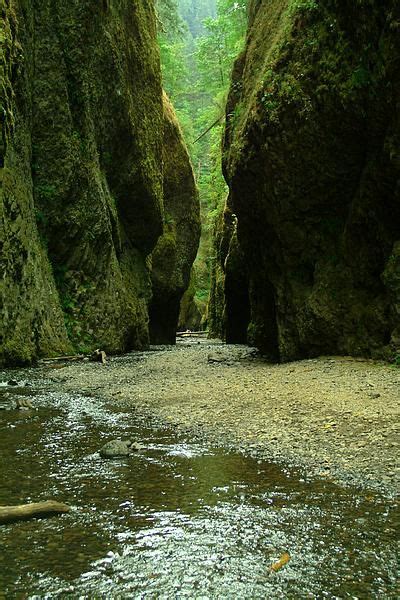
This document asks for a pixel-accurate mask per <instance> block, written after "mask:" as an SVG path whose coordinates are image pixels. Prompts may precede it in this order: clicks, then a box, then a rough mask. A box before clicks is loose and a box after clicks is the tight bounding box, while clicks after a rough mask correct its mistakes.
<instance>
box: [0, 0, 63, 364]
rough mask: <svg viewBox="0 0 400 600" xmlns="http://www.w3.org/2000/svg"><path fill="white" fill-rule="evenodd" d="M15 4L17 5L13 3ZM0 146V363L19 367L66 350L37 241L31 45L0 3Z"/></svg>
mask: <svg viewBox="0 0 400 600" xmlns="http://www.w3.org/2000/svg"><path fill="white" fill-rule="evenodd" d="M14 5H15V3H14ZM2 17H4V20H3V29H2V36H3V39H2V44H4V46H3V49H4V53H5V54H4V56H6V57H7V62H5V63H2V70H1V72H0V78H1V82H0V83H1V90H2V96H1V108H0V110H1V116H0V119H1V141H0V143H1V147H0V178H1V180H0V270H1V274H2V275H1V282H0V313H1V318H0V319H1V320H0V364H8V365H20V364H28V363H30V362H32V360H33V359H35V358H36V357H37V356H40V355H52V354H56V353H60V352H67V351H68V350H70V345H69V342H68V339H67V335H66V332H65V328H64V320H63V315H62V311H61V308H60V305H59V301H58V294H57V291H56V287H55V284H54V280H53V277H52V271H51V267H50V264H49V261H48V258H47V254H46V248H45V246H44V244H43V240H42V239H41V238H40V236H39V233H38V230H37V226H36V220H35V210H34V201H33V184H32V177H31V129H30V125H31V123H30V116H29V112H28V110H27V107H28V106H29V104H30V89H29V87H28V85H27V82H26V77H27V73H26V71H27V69H28V65H27V62H29V59H28V57H27V55H26V53H27V52H29V46H25V47H24V46H23V45H22V38H23V37H24V34H25V32H24V31H20V29H19V23H18V18H17V13H16V12H15V11H14V10H13V9H12V8H11V7H10V6H9V3H8V5H7V6H5V5H4V4H2Z"/></svg>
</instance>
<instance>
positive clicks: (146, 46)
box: [1, 0, 163, 360]
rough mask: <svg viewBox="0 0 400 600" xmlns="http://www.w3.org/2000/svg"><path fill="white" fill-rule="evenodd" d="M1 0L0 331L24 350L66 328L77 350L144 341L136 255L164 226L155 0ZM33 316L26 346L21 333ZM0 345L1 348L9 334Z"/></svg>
mask: <svg viewBox="0 0 400 600" xmlns="http://www.w3.org/2000/svg"><path fill="white" fill-rule="evenodd" d="M11 6H12V7H13V8H9V7H8V6H7V8H6V9H5V11H6V14H7V19H8V29H6V32H7V43H9V44H11V46H10V48H11V49H12V51H11V52H9V53H8V54H7V56H8V57H10V60H9V62H10V64H9V65H8V66H7V70H6V71H5V72H4V73H2V75H1V76H2V78H3V79H4V81H5V86H4V88H5V89H6V90H8V91H7V92H6V94H7V95H6V110H5V122H4V123H3V128H4V131H5V134H4V135H3V146H2V152H3V154H4V155H5V158H4V165H5V169H4V174H3V176H2V178H3V182H4V183H3V192H4V194H5V202H4V209H3V211H4V212H3V227H5V231H6V238H5V239H6V244H7V245H6V246H5V249H6V253H5V261H6V269H5V272H6V279H5V281H6V284H5V290H4V294H3V302H4V306H5V312H6V315H7V318H6V323H5V327H4V331H2V334H3V338H4V340H5V341H6V343H7V345H8V346H10V347H12V348H13V349H14V350H13V353H14V354H15V355H16V356H17V355H18V354H20V355H21V358H22V357H26V358H27V360H30V359H32V358H34V357H35V356H36V355H38V354H48V353H49V352H51V351H55V352H59V353H62V352H64V351H65V350H66V349H67V348H68V340H67V334H68V337H69V339H70V342H71V343H72V344H73V346H74V348H75V349H78V350H85V349H86V350H88V351H89V350H91V349H93V348H95V347H99V346H100V347H102V348H104V349H105V350H106V351H108V352H120V351H124V350H127V349H131V348H140V347H143V346H145V345H147V344H148V341H149V335H148V308H147V307H148V303H149V300H150V297H151V281H150V274H149V264H148V259H147V257H148V255H149V254H150V253H151V251H152V250H153V248H154V246H155V244H156V242H157V240H158V237H159V235H160V234H161V232H162V195H163V189H162V188H163V179H162V144H163V109H162V89H161V76H160V65H159V55H158V47H157V42H156V26H155V15H154V8H153V3H151V2H147V0H138V1H137V2H132V1H131V0H108V1H107V2H98V1H97V0H83V1H81V2H64V1H62V0H44V1H43V2H40V3H35V5H33V4H32V3H31V2H29V1H28V0H16V1H14V2H13V3H11ZM20 263H21V268H20V270H22V275H21V274H20V273H17V270H18V268H19V267H18V265H19V264H20ZM49 263H50V265H51V267H52V269H51V268H50V266H49ZM17 298H21V302H19V303H16V299H17ZM37 306H39V307H40V308H36V307H37ZM62 311H63V313H64V314H62ZM63 317H64V318H63ZM31 330H32V331H34V332H36V333H35V334H34V335H35V340H34V343H33V344H31V343H30V342H29V343H28V342H27V343H28V346H29V348H30V349H27V348H25V347H23V346H22V340H23V339H24V340H29V338H30V332H31ZM19 348H20V350H19ZM2 354H3V355H4V358H5V360H9V354H10V352H9V351H8V350H7V346H5V347H3V348H2ZM24 360H25V358H24Z"/></svg>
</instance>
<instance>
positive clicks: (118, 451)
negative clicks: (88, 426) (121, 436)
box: [99, 440, 143, 458]
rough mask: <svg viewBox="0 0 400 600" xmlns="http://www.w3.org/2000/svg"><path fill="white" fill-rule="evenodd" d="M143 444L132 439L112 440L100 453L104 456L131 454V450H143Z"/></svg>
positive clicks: (112, 456)
mask: <svg viewBox="0 0 400 600" xmlns="http://www.w3.org/2000/svg"><path fill="white" fill-rule="evenodd" d="M142 448H143V446H142V445H141V444H139V443H137V442H132V440H111V441H110V442H107V443H106V444H104V446H103V447H102V448H100V450H99V453H100V456H102V457H103V458H119V457H122V456H129V453H130V452H135V451H136V452H137V451H139V450H142Z"/></svg>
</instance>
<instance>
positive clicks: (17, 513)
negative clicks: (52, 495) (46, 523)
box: [0, 500, 69, 524]
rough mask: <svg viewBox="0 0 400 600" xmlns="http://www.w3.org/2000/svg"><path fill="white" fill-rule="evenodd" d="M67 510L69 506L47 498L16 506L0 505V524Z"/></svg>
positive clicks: (49, 515) (56, 513)
mask: <svg viewBox="0 0 400 600" xmlns="http://www.w3.org/2000/svg"><path fill="white" fill-rule="evenodd" d="M67 512H69V506H67V505H66V504H63V503H62V502H55V501H54V500H47V501H46V502H33V503H31V504H20V505H18V506H0V524H4V523H13V522H14V521H25V520H27V519H34V518H37V517H51V516H52V515H58V514H62V513H67Z"/></svg>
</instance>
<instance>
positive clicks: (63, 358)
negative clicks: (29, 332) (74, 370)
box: [39, 354, 85, 364]
mask: <svg viewBox="0 0 400 600" xmlns="http://www.w3.org/2000/svg"><path fill="white" fill-rule="evenodd" d="M84 358H85V355H84V354H73V355H71V356H52V357H50V358H41V359H39V363H40V364H46V363H53V362H63V361H69V360H83V359H84Z"/></svg>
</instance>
